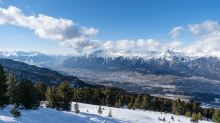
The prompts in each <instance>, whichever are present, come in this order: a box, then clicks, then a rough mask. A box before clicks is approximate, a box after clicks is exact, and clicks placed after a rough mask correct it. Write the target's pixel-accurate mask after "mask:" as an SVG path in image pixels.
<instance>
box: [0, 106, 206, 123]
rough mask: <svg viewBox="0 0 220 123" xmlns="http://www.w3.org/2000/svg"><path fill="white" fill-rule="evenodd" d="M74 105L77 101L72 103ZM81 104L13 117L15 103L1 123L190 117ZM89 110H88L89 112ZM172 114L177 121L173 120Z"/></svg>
mask: <svg viewBox="0 0 220 123" xmlns="http://www.w3.org/2000/svg"><path fill="white" fill-rule="evenodd" d="M72 104H73V105H74V104H75V102H73V103H72ZM78 104H79V110H80V113H79V114H75V113H74V112H73V111H59V110H53V109H47V108H41V107H40V108H39V110H20V111H21V114H22V116H21V118H13V117H12V115H11V114H10V110H11V109H12V108H13V105H9V106H8V107H7V108H5V109H4V110H3V111H2V110H0V123H2V122H3V123H5V122H9V123H87V122H90V123H163V121H162V119H163V118H164V117H165V119H166V121H165V122H167V123H169V122H170V123H172V122H178V120H180V122H181V123H189V122H190V118H186V117H185V116H176V115H173V114H170V113H167V114H164V113H162V114H161V113H160V112H154V111H148V110H146V111H143V110H129V109H124V108H120V109H119V108H112V107H106V106H102V108H104V110H102V111H103V112H102V114H101V115H99V114H98V112H97V111H98V107H99V106H97V105H90V104H84V103H78ZM110 108H111V110H112V115H113V117H107V115H108V112H109V109H110ZM72 110H73V106H72ZM87 110H88V112H87ZM171 116H173V117H174V120H175V121H172V120H171ZM199 123H210V121H199Z"/></svg>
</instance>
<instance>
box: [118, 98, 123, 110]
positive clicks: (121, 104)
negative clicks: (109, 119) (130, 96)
mask: <svg viewBox="0 0 220 123" xmlns="http://www.w3.org/2000/svg"><path fill="white" fill-rule="evenodd" d="M118 106H119V108H120V107H122V106H123V102H122V100H121V99H119V101H118Z"/></svg>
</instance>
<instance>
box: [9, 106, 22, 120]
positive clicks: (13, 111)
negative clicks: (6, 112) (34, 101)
mask: <svg viewBox="0 0 220 123" xmlns="http://www.w3.org/2000/svg"><path fill="white" fill-rule="evenodd" d="M10 112H11V114H12V115H13V117H15V118H17V117H20V116H21V112H20V111H19V110H18V107H17V105H16V103H15V104H14V108H13V109H11V111H10Z"/></svg>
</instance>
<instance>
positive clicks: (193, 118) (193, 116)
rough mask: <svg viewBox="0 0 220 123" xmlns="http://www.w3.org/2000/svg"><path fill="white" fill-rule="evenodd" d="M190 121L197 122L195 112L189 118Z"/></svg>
mask: <svg viewBox="0 0 220 123" xmlns="http://www.w3.org/2000/svg"><path fill="white" fill-rule="evenodd" d="M190 121H191V122H196V123H198V117H197V115H196V113H193V114H192V119H190Z"/></svg>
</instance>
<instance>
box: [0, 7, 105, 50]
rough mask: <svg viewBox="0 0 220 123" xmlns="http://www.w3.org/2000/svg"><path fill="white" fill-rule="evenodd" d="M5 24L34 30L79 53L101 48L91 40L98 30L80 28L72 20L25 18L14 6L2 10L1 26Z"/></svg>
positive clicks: (45, 17)
mask: <svg viewBox="0 0 220 123" xmlns="http://www.w3.org/2000/svg"><path fill="white" fill-rule="evenodd" d="M5 23H8V24H12V25H16V26H21V27H26V28H29V29H32V30H34V32H35V35H37V36H39V37H41V38H44V39H48V40H54V41H58V42H60V43H59V44H60V45H61V46H65V47H68V48H72V49H73V50H75V51H77V52H82V51H83V50H84V49H95V48H97V47H100V46H101V43H100V41H97V40H91V38H92V37H95V36H96V34H97V33H98V29H94V28H92V27H91V28H87V27H82V26H81V27H79V26H77V25H76V24H75V23H73V22H72V20H67V19H62V18H60V19H56V18H53V17H50V16H46V15H42V14H39V15H38V16H37V17H35V16H25V15H24V14H23V13H22V11H21V10H20V9H18V8H16V7H14V6H10V7H9V8H8V9H4V8H0V24H1V25H2V24H5Z"/></svg>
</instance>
